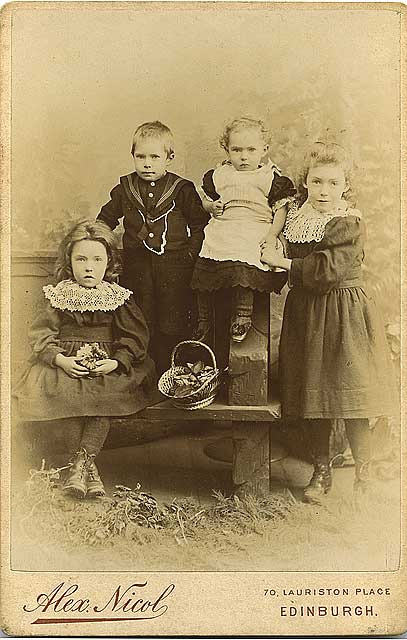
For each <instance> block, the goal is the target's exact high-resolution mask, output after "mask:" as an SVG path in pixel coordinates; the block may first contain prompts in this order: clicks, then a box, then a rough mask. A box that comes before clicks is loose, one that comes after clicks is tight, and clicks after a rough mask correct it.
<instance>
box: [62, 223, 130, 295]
mask: <svg viewBox="0 0 407 640" xmlns="http://www.w3.org/2000/svg"><path fill="white" fill-rule="evenodd" d="M81 240H93V241H95V242H100V243H101V244H103V246H104V247H105V249H106V253H107V268H106V273H105V275H104V280H106V281H107V282H114V281H115V280H116V278H117V276H118V275H119V274H120V272H121V261H120V256H119V249H118V247H117V240H116V237H115V235H114V233H113V232H112V231H111V229H110V228H109V227H108V226H107V225H106V224H105V223H104V222H101V221H99V220H81V221H80V222H78V223H77V224H76V225H75V226H74V227H73V228H72V229H71V231H70V232H69V233H68V234H67V235H66V236H65V238H64V239H63V240H62V242H61V244H60V245H59V248H58V257H57V259H56V263H55V271H54V274H55V280H56V282H61V280H73V279H74V277H73V272H72V265H71V256H72V250H73V248H74V245H75V244H76V243H77V242H80V241H81Z"/></svg>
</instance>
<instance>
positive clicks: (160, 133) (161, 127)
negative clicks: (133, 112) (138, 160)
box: [131, 120, 174, 158]
mask: <svg viewBox="0 0 407 640" xmlns="http://www.w3.org/2000/svg"><path fill="white" fill-rule="evenodd" d="M143 138H156V139H158V140H161V141H162V142H163V144H164V149H165V151H166V153H167V156H168V158H170V157H172V156H173V155H174V136H173V135H172V131H171V129H169V127H167V126H166V125H165V124H163V123H162V122H160V121H159V120H154V122H144V124H141V125H140V126H139V127H137V129H136V131H135V132H134V135H133V143H132V146H131V155H132V156H134V151H135V149H136V145H137V142H138V141H139V140H142V139H143Z"/></svg>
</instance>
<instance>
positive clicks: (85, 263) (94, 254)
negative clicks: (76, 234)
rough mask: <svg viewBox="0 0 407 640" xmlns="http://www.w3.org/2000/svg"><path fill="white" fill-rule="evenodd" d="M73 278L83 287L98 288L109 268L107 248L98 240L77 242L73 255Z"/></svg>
mask: <svg viewBox="0 0 407 640" xmlns="http://www.w3.org/2000/svg"><path fill="white" fill-rule="evenodd" d="M71 267H72V273H73V277H74V278H75V280H76V282H77V283H78V284H80V285H81V286H82V287H88V288H91V287H96V286H97V285H98V284H100V283H101V282H102V280H103V278H104V275H105V272H106V267H107V253H106V248H105V246H104V245H103V244H102V243H101V242H98V241H97V240H79V241H78V242H75V244H74V246H73V249H72V253H71Z"/></svg>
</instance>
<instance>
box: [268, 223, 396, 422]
mask: <svg viewBox="0 0 407 640" xmlns="http://www.w3.org/2000/svg"><path fill="white" fill-rule="evenodd" d="M365 233H366V232H365V224H364V222H363V220H361V219H360V218H359V217H356V216H354V215H349V216H347V217H334V218H332V219H331V220H330V221H329V222H328V224H327V225H326V227H325V232H324V236H323V238H322V240H321V241H319V242H314V241H312V242H295V243H292V242H290V243H289V245H288V252H289V257H290V258H292V266H291V272H290V284H291V286H292V288H291V290H290V291H289V293H288V296H287V300H286V304H285V310H284V318H283V327H282V332H281V339H280V370H279V377H280V393H281V404H282V415H283V418H292V419H295V418H308V419H309V418H369V417H376V416H390V415H393V414H394V413H395V408H396V406H397V401H396V393H395V385H394V371H393V368H392V362H391V359H390V354H389V349H388V345H387V341H386V336H385V332H384V325H383V321H382V318H381V314H380V312H379V309H378V307H377V305H376V302H375V300H374V298H373V297H372V295H371V293H370V292H369V290H368V289H367V288H366V287H365V285H364V284H363V281H362V276H361V265H362V261H363V247H364V242H365Z"/></svg>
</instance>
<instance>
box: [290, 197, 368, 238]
mask: <svg viewBox="0 0 407 640" xmlns="http://www.w3.org/2000/svg"><path fill="white" fill-rule="evenodd" d="M349 215H353V216H357V217H358V218H361V217H362V216H361V213H360V211H359V210H358V209H352V208H348V203H347V202H346V201H345V200H341V202H340V204H339V206H338V207H335V208H334V209H332V210H331V211H328V212H326V213H321V212H320V211H317V209H315V208H314V207H313V206H312V204H311V203H310V202H308V200H307V201H306V202H304V204H303V205H302V207H300V208H299V209H298V208H297V207H296V206H295V205H294V206H291V207H290V210H289V212H288V214H287V219H286V223H285V226H284V231H283V235H284V237H285V238H286V240H288V241H289V242H312V241H316V242H319V241H320V240H322V238H323V236H324V233H325V227H326V225H327V224H328V222H329V221H330V220H332V218H337V217H341V218H345V217H347V216H349Z"/></svg>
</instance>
